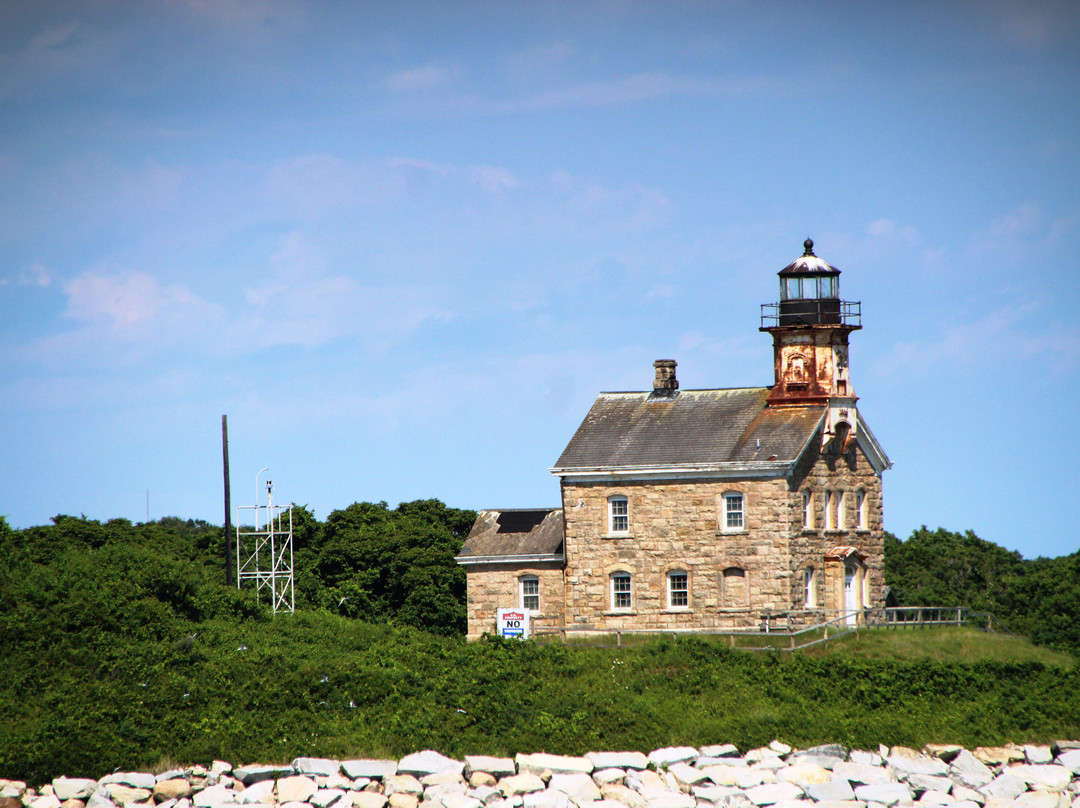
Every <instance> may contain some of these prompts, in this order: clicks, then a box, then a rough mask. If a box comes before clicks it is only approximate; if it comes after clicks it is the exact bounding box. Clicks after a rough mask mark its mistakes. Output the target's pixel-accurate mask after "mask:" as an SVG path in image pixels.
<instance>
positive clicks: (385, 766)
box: [341, 760, 398, 780]
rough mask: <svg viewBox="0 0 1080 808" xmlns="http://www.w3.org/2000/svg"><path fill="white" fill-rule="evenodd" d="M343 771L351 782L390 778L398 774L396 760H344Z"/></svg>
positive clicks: (342, 763)
mask: <svg viewBox="0 0 1080 808" xmlns="http://www.w3.org/2000/svg"><path fill="white" fill-rule="evenodd" d="M341 770H342V771H343V772H344V773H345V776H346V777H348V778H349V779H350V780H358V779H359V778H361V777H379V778H383V777H389V776H390V775H392V774H397V773H398V763H397V761H396V760H343V761H342V762H341Z"/></svg>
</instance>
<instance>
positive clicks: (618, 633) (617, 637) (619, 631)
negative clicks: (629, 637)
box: [615, 628, 622, 647]
mask: <svg viewBox="0 0 1080 808" xmlns="http://www.w3.org/2000/svg"><path fill="white" fill-rule="evenodd" d="M615 645H617V646H620V647H621V646H622V629H621V628H617V629H615Z"/></svg>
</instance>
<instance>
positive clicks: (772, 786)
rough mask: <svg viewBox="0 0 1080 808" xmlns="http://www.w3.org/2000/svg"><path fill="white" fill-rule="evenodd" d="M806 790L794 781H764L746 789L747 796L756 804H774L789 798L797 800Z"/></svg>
mask: <svg viewBox="0 0 1080 808" xmlns="http://www.w3.org/2000/svg"><path fill="white" fill-rule="evenodd" d="M803 794H804V792H803V790H802V789H801V788H799V787H798V786H797V785H795V784H794V783H764V784H762V785H760V786H754V787H752V788H748V789H746V798H747V799H748V800H750V802H752V803H754V805H774V804H776V803H778V802H786V801H787V800H797V799H799V798H801V797H802V796H803Z"/></svg>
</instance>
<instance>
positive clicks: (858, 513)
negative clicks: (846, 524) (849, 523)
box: [855, 488, 866, 530]
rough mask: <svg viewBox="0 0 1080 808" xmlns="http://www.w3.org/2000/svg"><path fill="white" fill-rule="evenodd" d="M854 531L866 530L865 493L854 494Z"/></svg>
mask: <svg viewBox="0 0 1080 808" xmlns="http://www.w3.org/2000/svg"><path fill="white" fill-rule="evenodd" d="M855 529H856V530H866V491H865V490H863V489H862V488H860V489H859V490H858V491H856V492H855Z"/></svg>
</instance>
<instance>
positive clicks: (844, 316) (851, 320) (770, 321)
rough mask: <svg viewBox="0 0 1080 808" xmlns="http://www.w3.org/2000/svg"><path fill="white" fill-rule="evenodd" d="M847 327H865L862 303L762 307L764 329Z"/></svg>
mask: <svg viewBox="0 0 1080 808" xmlns="http://www.w3.org/2000/svg"><path fill="white" fill-rule="evenodd" d="M806 325H811V326H812V325H843V326H847V327H848V328H862V303H860V302H859V301H849V300H829V299H811V300H783V301H781V302H779V303H762V304H761V327H762V328H777V327H781V328H782V327H786V326H806Z"/></svg>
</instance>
